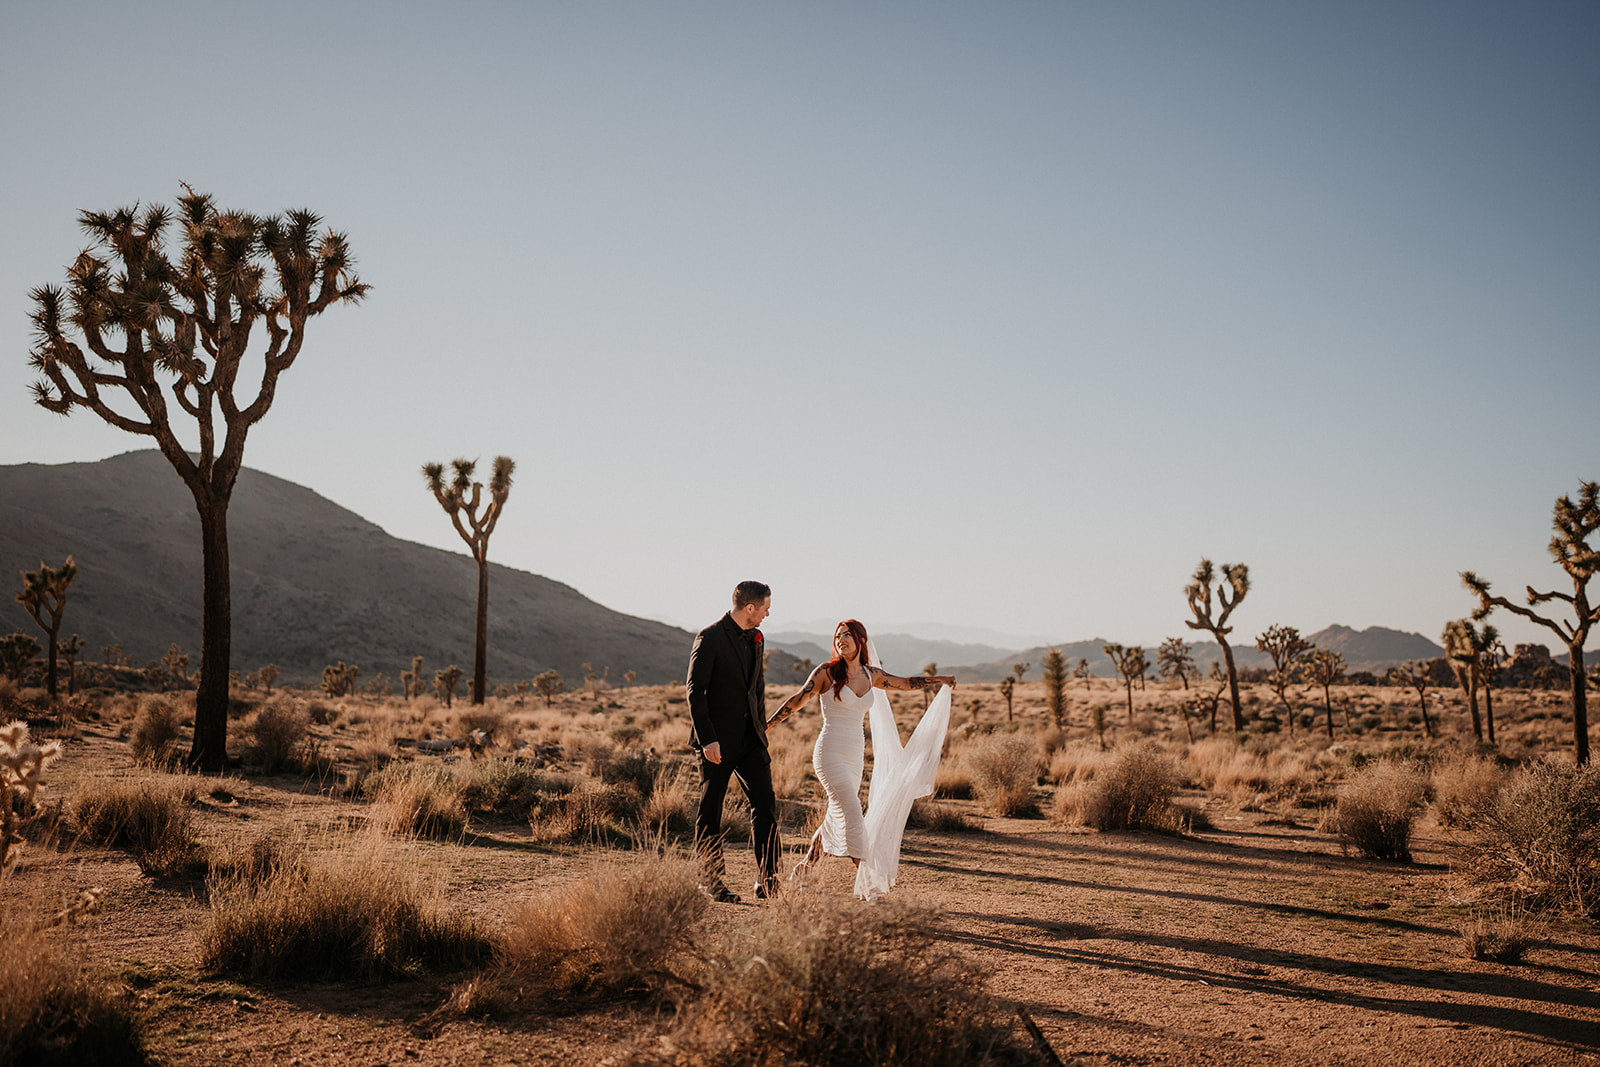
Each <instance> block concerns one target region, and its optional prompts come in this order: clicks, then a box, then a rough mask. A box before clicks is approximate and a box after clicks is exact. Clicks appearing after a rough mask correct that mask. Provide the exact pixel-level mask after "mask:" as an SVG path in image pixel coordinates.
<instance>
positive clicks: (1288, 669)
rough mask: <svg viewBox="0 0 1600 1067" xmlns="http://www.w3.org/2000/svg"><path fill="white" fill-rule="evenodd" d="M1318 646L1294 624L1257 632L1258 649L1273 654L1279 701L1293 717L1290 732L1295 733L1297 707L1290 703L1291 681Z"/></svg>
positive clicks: (1290, 721) (1275, 684)
mask: <svg viewBox="0 0 1600 1067" xmlns="http://www.w3.org/2000/svg"><path fill="white" fill-rule="evenodd" d="M1315 647H1316V646H1315V645H1313V644H1311V643H1310V642H1309V641H1307V640H1306V639H1305V638H1303V637H1301V636H1300V631H1299V630H1297V629H1295V628H1294V627H1293V626H1278V625H1276V624H1274V625H1272V626H1269V627H1267V629H1266V631H1265V632H1264V633H1260V634H1257V635H1256V651H1257V652H1265V653H1266V654H1267V655H1269V656H1271V657H1272V689H1273V691H1274V692H1276V693H1277V694H1278V703H1280V704H1282V705H1283V713H1284V714H1285V715H1287V716H1288V717H1289V732H1290V733H1291V734H1292V733H1294V709H1293V708H1291V707H1290V706H1289V683H1290V682H1292V681H1294V675H1295V668H1296V667H1298V666H1299V665H1300V661H1301V660H1303V659H1305V658H1306V657H1307V656H1309V655H1311V650H1312V649H1313V648H1315Z"/></svg>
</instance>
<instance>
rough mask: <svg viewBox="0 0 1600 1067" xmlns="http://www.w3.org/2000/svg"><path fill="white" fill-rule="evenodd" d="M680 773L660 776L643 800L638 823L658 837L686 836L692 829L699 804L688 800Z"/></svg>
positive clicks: (681, 771) (687, 790) (685, 783)
mask: <svg viewBox="0 0 1600 1067" xmlns="http://www.w3.org/2000/svg"><path fill="white" fill-rule="evenodd" d="M686 777H687V775H686V774H685V772H684V771H683V770H681V769H680V770H677V771H673V772H671V773H668V774H663V775H662V776H661V777H659V778H657V779H656V784H655V788H654V789H652V790H651V791H650V795H649V796H648V797H646V798H645V802H644V810H643V811H641V812H640V814H639V819H640V822H641V823H642V824H643V825H644V826H645V827H647V828H648V829H650V830H651V831H653V832H654V833H658V834H673V833H687V832H689V831H690V830H692V829H694V817H695V812H696V809H697V808H698V805H699V801H698V800H697V799H696V798H694V797H693V796H691V794H690V790H689V784H688V782H686V781H685V778H686Z"/></svg>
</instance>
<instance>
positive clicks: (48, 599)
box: [17, 556, 78, 697]
mask: <svg viewBox="0 0 1600 1067" xmlns="http://www.w3.org/2000/svg"><path fill="white" fill-rule="evenodd" d="M77 576H78V565H77V564H76V563H74V562H72V557H71V556H68V557H67V561H66V562H65V563H63V564H62V565H61V566H59V567H50V566H46V565H45V562H44V561H43V560H40V561H39V569H38V570H36V571H23V572H22V592H20V593H18V594H17V603H19V604H21V605H22V606H23V607H24V608H26V609H27V612H28V614H29V615H30V616H31V617H32V618H33V621H34V622H36V623H38V625H39V629H41V630H43V631H44V633H45V637H46V638H47V639H48V641H47V646H48V649H49V651H48V652H47V653H46V658H45V670H44V679H45V691H46V692H48V693H49V694H50V695H51V696H52V697H53V696H55V695H56V653H57V652H58V646H57V641H56V638H57V635H59V634H60V633H61V613H62V612H63V611H65V610H66V607H67V586H69V585H71V584H72V579H74V578H76V577H77Z"/></svg>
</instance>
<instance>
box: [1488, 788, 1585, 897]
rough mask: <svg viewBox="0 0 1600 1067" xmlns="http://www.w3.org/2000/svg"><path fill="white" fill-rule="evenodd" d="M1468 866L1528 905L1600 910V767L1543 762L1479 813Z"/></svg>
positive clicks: (1490, 882)
mask: <svg viewBox="0 0 1600 1067" xmlns="http://www.w3.org/2000/svg"><path fill="white" fill-rule="evenodd" d="M1475 828H1476V830H1477V832H1478V844H1477V845H1476V846H1475V847H1473V848H1471V849H1469V850H1468V851H1467V854H1466V862H1465V864H1464V870H1465V873H1466V874H1467V876H1468V877H1469V878H1471V879H1472V880H1473V881H1476V882H1479V883H1483V884H1491V885H1497V886H1499V887H1500V888H1501V889H1502V891H1503V892H1505V893H1506V894H1507V895H1509V896H1511V897H1512V898H1513V899H1515V900H1517V901H1518V902H1519V903H1520V904H1521V905H1522V906H1524V907H1528V908H1535V909H1556V910H1565V909H1570V910H1573V911H1576V912H1578V913H1579V914H1582V915H1587V916H1589V917H1590V918H1596V917H1600V767H1596V766H1595V765H1594V764H1592V763H1590V764H1586V765H1584V766H1582V767H1571V766H1558V765H1556V764H1554V763H1538V764H1535V765H1533V766H1532V767H1530V768H1528V769H1527V770H1526V771H1524V772H1523V773H1522V774H1520V775H1518V776H1517V777H1516V778H1514V779H1513V780H1512V781H1511V782H1510V783H1509V784H1508V785H1507V786H1506V787H1505V789H1504V790H1503V791H1502V792H1501V793H1500V797H1499V800H1498V802H1497V803H1495V804H1494V805H1493V806H1492V807H1490V808H1489V809H1487V810H1486V811H1485V812H1483V813H1482V815H1481V816H1480V817H1479V818H1478V821H1477V824H1476V827H1475Z"/></svg>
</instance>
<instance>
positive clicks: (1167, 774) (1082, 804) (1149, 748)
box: [1056, 741, 1182, 833]
mask: <svg viewBox="0 0 1600 1067" xmlns="http://www.w3.org/2000/svg"><path fill="white" fill-rule="evenodd" d="M1180 781H1181V777H1180V775H1179V771H1178V764H1177V761H1176V760H1174V759H1173V758H1172V757H1171V756H1170V755H1168V754H1167V753H1166V752H1164V751H1163V750H1162V749H1161V747H1160V746H1159V745H1157V744H1155V743H1154V742H1151V741H1145V742H1136V743H1132V744H1125V745H1120V746H1118V747H1117V748H1116V749H1115V750H1113V751H1112V752H1111V754H1110V759H1109V760H1108V761H1107V763H1106V764H1105V766H1104V767H1103V768H1101V769H1100V770H1098V771H1097V773H1096V774H1095V775H1094V776H1093V777H1092V778H1089V779H1088V780H1086V781H1083V782H1081V783H1079V784H1078V785H1077V786H1076V787H1075V788H1066V789H1062V790H1060V791H1059V792H1058V793H1057V795H1056V816H1057V817H1058V818H1062V819H1064V820H1066V821H1076V822H1080V823H1082V824H1083V825H1085V826H1092V827H1094V828H1095V829H1097V830H1106V831H1119V830H1155V831H1158V832H1164V833H1170V832H1174V831H1177V830H1178V829H1179V828H1180V826H1181V823H1182V818H1181V816H1180V814H1179V813H1178V812H1177V811H1176V809H1174V807H1173V805H1172V798H1173V796H1174V795H1175V794H1176V793H1177V791H1178V785H1179V783H1180Z"/></svg>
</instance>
